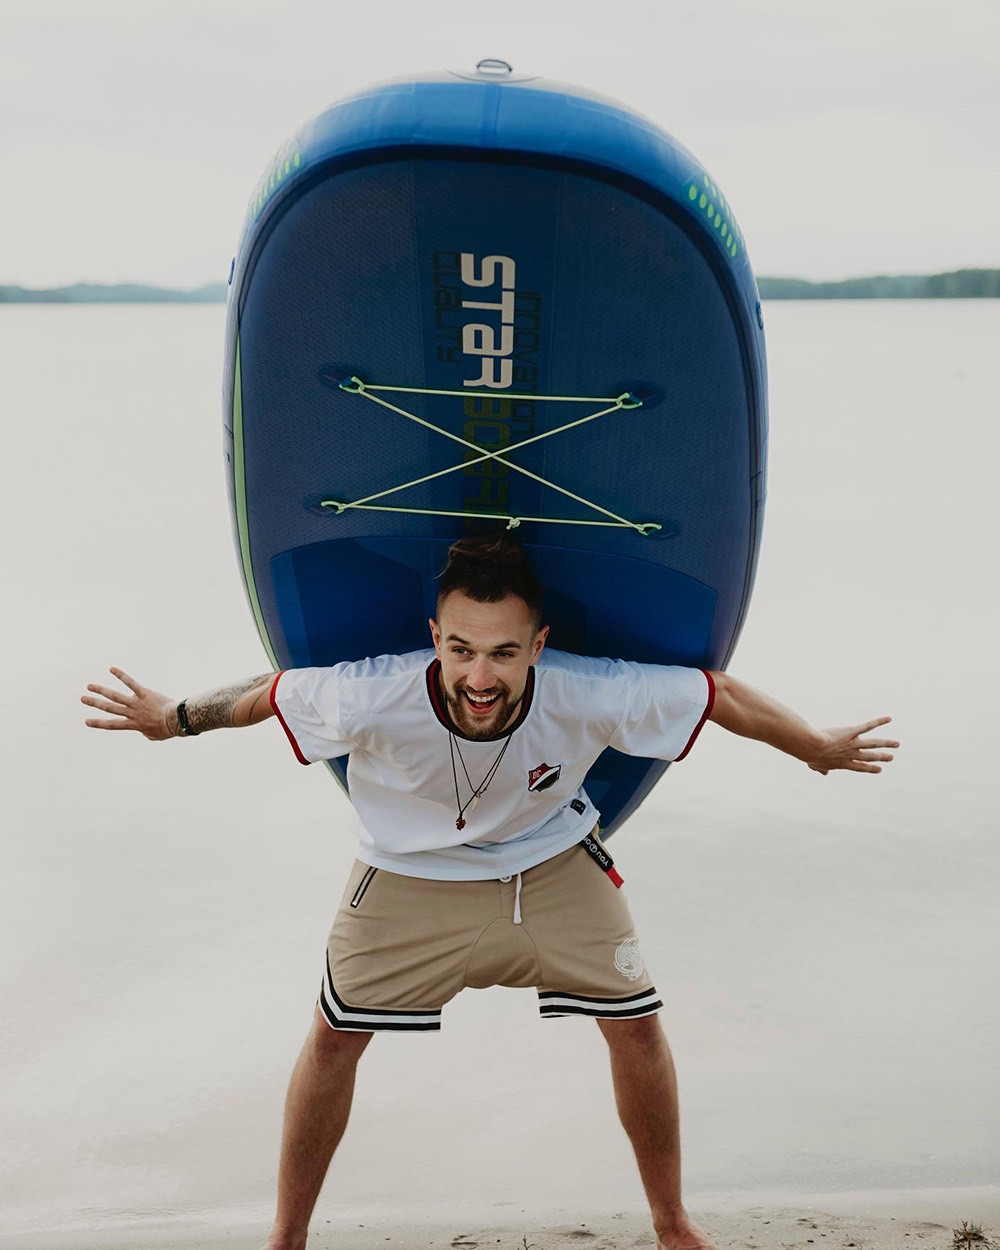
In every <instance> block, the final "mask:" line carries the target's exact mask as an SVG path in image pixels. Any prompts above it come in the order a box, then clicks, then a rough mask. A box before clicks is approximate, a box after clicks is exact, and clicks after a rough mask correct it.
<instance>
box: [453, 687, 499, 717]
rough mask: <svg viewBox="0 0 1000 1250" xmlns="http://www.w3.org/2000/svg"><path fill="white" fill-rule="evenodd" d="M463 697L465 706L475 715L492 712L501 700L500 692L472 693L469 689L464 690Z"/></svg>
mask: <svg viewBox="0 0 1000 1250" xmlns="http://www.w3.org/2000/svg"><path fill="white" fill-rule="evenodd" d="M462 698H463V699H464V701H465V706H466V707H467V708H469V710H470V711H471V712H472V713H473V714H474V715H475V716H485V715H486V714H487V713H489V712H492V711H493V709H494V708H495V707H496V705H497V704H498V703H499V702H500V695H499V694H494V695H490V696H483V695H471V694H470V693H469V692H468V690H463V691H462Z"/></svg>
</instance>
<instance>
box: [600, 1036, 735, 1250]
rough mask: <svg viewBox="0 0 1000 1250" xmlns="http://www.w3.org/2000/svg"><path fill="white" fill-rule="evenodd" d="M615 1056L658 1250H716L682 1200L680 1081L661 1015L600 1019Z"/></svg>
mask: <svg viewBox="0 0 1000 1250" xmlns="http://www.w3.org/2000/svg"><path fill="white" fill-rule="evenodd" d="M597 1023H598V1025H599V1026H600V1029H601V1032H602V1033H603V1034H604V1040H605V1041H606V1042H607V1043H608V1049H609V1050H610V1052H611V1077H612V1080H613V1081H614V1086H615V1101H616V1103H617V1104H618V1115H619V1117H620V1118H621V1122H622V1127H623V1128H624V1129H625V1132H626V1133H627V1134H628V1136H629V1140H630V1141H631V1143H632V1149H633V1150H634V1151H635V1161H636V1163H637V1164H638V1165H639V1175H640V1176H641V1177H642V1184H643V1188H644V1189H645V1190H646V1198H647V1199H648V1201H649V1209H650V1212H651V1214H652V1217H653V1228H654V1229H655V1230H656V1238H657V1242H656V1244H657V1247H658V1250H715V1247H714V1244H713V1243H712V1242H711V1241H710V1240H709V1238H708V1237H706V1236H705V1234H704V1233H703V1232H702V1231H701V1230H700V1229H699V1228H696V1227H695V1226H694V1224H692V1223H691V1221H690V1220H689V1219H688V1215H687V1212H686V1211H685V1210H684V1204H683V1202H682V1201H681V1131H680V1116H679V1113H678V1107H677V1077H676V1075H675V1073H674V1061H673V1059H672V1058H671V1055H670V1047H669V1046H668V1045H667V1039H666V1038H665V1037H664V1036H663V1030H662V1029H661V1028H660V1022H659V1020H658V1019H657V1017H656V1016H641V1017H640V1018H639V1019H637V1020H598V1022H597Z"/></svg>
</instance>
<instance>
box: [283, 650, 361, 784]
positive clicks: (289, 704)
mask: <svg viewBox="0 0 1000 1250" xmlns="http://www.w3.org/2000/svg"><path fill="white" fill-rule="evenodd" d="M346 668H347V665H345V664H335V665H334V666H333V667H332V668H289V669H285V670H284V671H283V672H281V673H279V674H278V675H277V677H275V679H274V682H273V683H272V685H271V707H272V708H273V709H274V713H275V715H276V716H277V718H278V720H279V721H280V722H281V727H282V729H284V731H285V733H286V734H287V735H288V741H289V742H290V743H291V744H292V750H293V751H294V752H295V758H296V759H297V760H298V761H299V763H300V764H314V763H316V762H317V761H318V760H331V759H335V758H336V757H337V756H338V755H347V754H348V752H350V751H351V750H353V749H354V747H355V745H356V744H355V743H354V742H353V741H352V740H351V735H350V730H349V729H348V727H347V718H348V707H347V704H348V703H349V689H348V687H349V685H350V682H349V681H348V680H347V678H346V673H345V669H346Z"/></svg>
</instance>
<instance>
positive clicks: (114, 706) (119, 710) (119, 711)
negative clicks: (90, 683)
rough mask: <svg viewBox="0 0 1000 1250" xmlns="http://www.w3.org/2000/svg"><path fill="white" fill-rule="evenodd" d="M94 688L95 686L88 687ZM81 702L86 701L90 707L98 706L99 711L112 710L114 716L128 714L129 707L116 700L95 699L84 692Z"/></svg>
mask: <svg viewBox="0 0 1000 1250" xmlns="http://www.w3.org/2000/svg"><path fill="white" fill-rule="evenodd" d="M88 688H89V689H93V687H88ZM80 702H81V703H86V705H87V706H88V707H96V708H97V710H98V711H99V712H110V713H111V715H112V716H128V713H129V709H128V708H127V707H126V706H125V705H124V704H123V703H118V702H117V701H115V700H108V699H94V698H92V697H91V696H90V695H86V694H83V695H81V696H80Z"/></svg>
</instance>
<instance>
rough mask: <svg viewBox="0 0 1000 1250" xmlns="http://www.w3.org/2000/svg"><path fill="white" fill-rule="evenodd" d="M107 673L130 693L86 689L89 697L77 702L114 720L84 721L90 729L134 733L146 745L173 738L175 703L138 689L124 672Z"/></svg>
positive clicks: (96, 688)
mask: <svg viewBox="0 0 1000 1250" xmlns="http://www.w3.org/2000/svg"><path fill="white" fill-rule="evenodd" d="M110 671H111V673H112V675H113V676H115V677H117V678H118V680H119V681H120V682H121V683H122V684H123V685H124V686H126V687H127V690H128V691H129V692H131V693H126V692H124V691H122V690H112V689H110V688H109V687H107V686H98V685H96V684H94V683H91V684H90V685H88V686H87V689H88V690H89V691H92V693H91V694H85V695H81V696H80V702H81V703H86V704H87V706H88V707H95V708H97V710H98V711H99V712H109V713H110V714H111V715H112V716H113V717H114V720H96V719H95V720H88V721H87V724H88V725H89V726H90V728H91V729H134V730H136V731H137V732H138V733H141V734H142V736H143V737H144V738H148V739H149V741H150V742H162V741H163V739H164V738H174V737H176V736H177V700H176V699H171V698H170V696H169V695H165V694H160V693H159V691H157V690H147V689H146V687H145V686H140V685H139V683H138V682H137V681H136V680H135V678H134V677H129V675H128V673H126V672H125V671H124V669H120V668H112V669H111V670H110ZM95 696H99V697H96V698H95Z"/></svg>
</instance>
